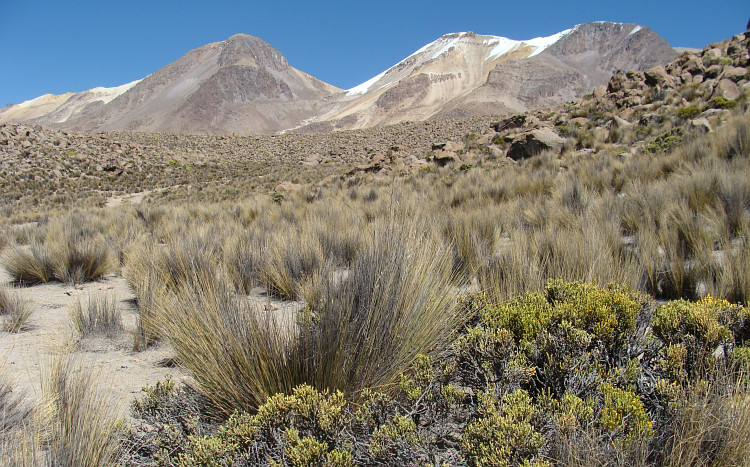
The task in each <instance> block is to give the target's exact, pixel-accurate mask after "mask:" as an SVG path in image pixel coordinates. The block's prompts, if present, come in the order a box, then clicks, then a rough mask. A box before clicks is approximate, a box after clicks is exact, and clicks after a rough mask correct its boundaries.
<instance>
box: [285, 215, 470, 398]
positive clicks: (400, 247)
mask: <svg viewBox="0 0 750 467" xmlns="http://www.w3.org/2000/svg"><path fill="white" fill-rule="evenodd" d="M404 225H405V226H404V227H396V226H394V225H382V226H378V227H377V228H376V229H375V232H374V233H373V236H374V239H373V243H372V244H371V245H370V246H368V247H367V248H366V249H365V250H364V251H363V252H362V253H361V255H360V256H358V257H357V259H356V260H355V261H354V263H353V264H352V267H351V269H350V271H349V274H348V275H347V277H346V278H344V279H343V280H338V281H337V280H334V279H333V278H331V277H330V276H329V277H328V278H327V280H325V282H324V284H323V290H322V292H321V293H320V295H319V296H320V297H321V298H320V300H319V302H317V303H311V304H310V309H311V313H312V315H311V316H309V317H308V319H309V321H303V323H302V326H301V329H300V337H299V341H298V343H297V346H296V348H295V350H294V352H293V354H294V355H295V356H298V357H297V358H296V361H295V363H296V364H298V365H301V366H300V368H299V370H298V371H300V372H302V374H304V375H305V382H308V383H309V384H311V385H313V386H314V387H318V388H321V389H339V390H342V391H343V392H344V393H345V394H356V393H358V392H359V391H361V390H362V389H364V388H368V387H388V386H389V385H392V384H394V383H395V382H396V378H397V377H398V375H399V374H401V373H402V372H403V371H405V369H406V368H407V367H408V366H409V365H410V364H411V363H412V362H413V361H414V359H415V358H416V356H417V354H420V353H424V354H429V353H431V352H433V351H435V350H437V349H439V348H440V346H441V345H443V344H444V343H445V342H446V341H447V340H448V336H449V335H450V333H451V332H452V331H451V330H452V329H455V328H456V327H457V326H458V325H459V324H460V322H461V320H460V318H459V316H458V314H457V309H456V307H457V305H456V303H455V299H454V297H453V296H452V293H451V292H450V289H449V287H448V284H449V283H450V281H451V280H452V278H453V277H452V276H453V274H452V267H451V261H450V256H449V251H448V250H447V248H445V247H443V246H442V245H441V244H439V243H436V242H431V241H429V240H428V241H429V243H427V244H425V243H423V242H422V239H423V237H422V236H421V233H420V232H421V229H420V228H419V227H418V226H417V225H415V224H409V223H405V224H404Z"/></svg>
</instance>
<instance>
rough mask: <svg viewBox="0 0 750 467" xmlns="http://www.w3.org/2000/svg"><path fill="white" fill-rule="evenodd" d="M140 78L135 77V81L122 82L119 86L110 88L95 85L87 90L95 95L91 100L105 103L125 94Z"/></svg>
mask: <svg viewBox="0 0 750 467" xmlns="http://www.w3.org/2000/svg"><path fill="white" fill-rule="evenodd" d="M140 82H141V80H140V79H137V80H135V81H131V82H130V83H127V84H123V85H121V86H115V87H112V88H104V87H101V86H100V87H97V88H94V89H89V92H90V93H92V94H94V95H95V96H96V98H95V99H93V100H92V101H97V100H99V101H102V102H104V103H105V104H109V103H110V102H112V101H113V100H115V99H116V98H117V97H119V96H121V95H123V94H125V93H126V92H128V91H129V90H130V89H131V88H132V87H133V86H135V85H136V84H138V83H140Z"/></svg>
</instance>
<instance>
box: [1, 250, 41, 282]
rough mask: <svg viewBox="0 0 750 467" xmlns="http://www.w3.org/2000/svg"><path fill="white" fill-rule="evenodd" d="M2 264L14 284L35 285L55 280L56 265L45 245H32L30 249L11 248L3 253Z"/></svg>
mask: <svg viewBox="0 0 750 467" xmlns="http://www.w3.org/2000/svg"><path fill="white" fill-rule="evenodd" d="M2 263H3V266H4V267H5V269H6V270H7V271H8V273H9V274H10V275H11V276H12V277H13V281H14V282H18V283H21V284H27V285H33V284H39V283H44V282H49V281H51V280H52V279H53V278H54V264H53V262H52V260H51V258H50V256H49V253H48V251H47V247H46V246H45V245H43V244H32V245H31V246H30V247H28V248H27V247H23V246H19V245H14V246H11V247H9V248H7V249H6V250H5V251H4V252H3V255H2Z"/></svg>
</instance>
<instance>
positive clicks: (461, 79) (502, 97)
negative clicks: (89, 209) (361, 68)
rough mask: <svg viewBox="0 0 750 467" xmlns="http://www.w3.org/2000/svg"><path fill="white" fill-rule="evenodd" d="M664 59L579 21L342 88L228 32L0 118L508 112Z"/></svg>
mask: <svg viewBox="0 0 750 467" xmlns="http://www.w3.org/2000/svg"><path fill="white" fill-rule="evenodd" d="M675 55H676V53H675V52H674V50H673V49H672V48H671V47H670V46H669V44H668V43H667V42H666V41H665V40H664V39H662V38H661V37H659V36H658V35H657V34H656V33H654V32H653V31H651V30H650V29H649V28H647V27H643V26H639V25H636V24H622V23H608V22H596V23H587V24H581V25H578V26H575V27H572V28H570V29H567V30H565V31H562V32H559V33H557V34H554V35H552V36H548V37H537V38H534V39H529V40H513V39H508V38H505V37H499V36H486V35H478V34H474V33H472V32H461V33H454V34H447V35H445V36H442V37H440V38H439V39H437V40H435V41H434V42H431V43H429V44H427V45H425V46H424V47H422V48H420V49H419V50H417V51H416V52H414V53H412V54H411V55H409V56H408V57H407V58H405V59H404V60H402V61H400V62H399V63H397V64H396V65H394V66H392V67H391V68H389V69H387V70H385V71H384V72H382V73H380V74H378V75H377V76H375V77H373V78H371V79H369V80H367V81H366V82H364V83H362V84H360V85H359V86H356V87H354V88H352V89H349V90H341V89H338V88H336V87H334V86H331V85H329V84H326V83H324V82H322V81H320V80H318V79H316V78H314V77H312V76H310V75H308V74H306V73H303V72H301V71H299V70H297V69H295V68H293V67H291V66H290V65H289V64H288V63H287V61H286V59H285V58H284V57H283V56H282V55H281V53H280V52H279V51H278V50H276V49H275V48H273V47H272V46H270V45H269V44H267V43H266V42H264V41H263V40H261V39H258V38H256V37H253V36H249V35H246V34H237V35H234V36H232V37H230V38H229V39H227V40H225V41H221V42H215V43H211V44H208V45H205V46H203V47H199V48H197V49H194V50H191V51H189V52H188V53H186V54H185V55H183V56H182V57H181V58H180V59H178V60H177V61H175V62H174V63H171V64H169V65H167V66H165V67H163V68H161V69H160V70H158V71H156V72H155V73H153V74H151V75H149V76H147V77H145V78H144V79H142V80H139V81H134V82H132V83H129V84H126V85H123V86H119V87H116V88H95V89H91V90H89V91H85V92H82V93H67V94H63V95H59V96H54V95H49V94H47V95H44V96H41V97H38V98H36V99H32V100H30V101H27V102H24V103H21V104H16V105H10V106H6V107H4V108H2V109H0V122H5V121H13V122H18V121H26V122H38V123H41V124H42V125H46V126H52V127H61V128H67V129H72V130H76V131H101V130H128V131H167V132H176V133H213V134H216V133H227V132H234V133H237V134H259V133H274V132H280V131H289V130H296V131H329V130H334V129H351V128H363V127H368V126H374V125H384V124H391V123H398V122H401V121H407V120H412V121H413V120H425V119H434V118H455V117H466V116H473V115H486V114H508V113H515V112H523V111H526V110H530V109H534V108H541V107H547V106H552V105H556V104H559V103H561V102H565V101H568V100H572V99H575V98H576V97H579V96H581V95H583V94H585V93H588V92H591V91H592V90H593V89H594V88H595V87H597V86H599V85H601V84H604V83H606V82H607V81H608V79H609V77H610V76H611V75H612V74H613V73H614V72H615V71H616V70H618V69H624V70H631V69H633V70H645V69H647V68H650V67H652V66H654V65H660V64H665V63H667V62H668V61H669V60H671V59H672V58H674V57H675Z"/></svg>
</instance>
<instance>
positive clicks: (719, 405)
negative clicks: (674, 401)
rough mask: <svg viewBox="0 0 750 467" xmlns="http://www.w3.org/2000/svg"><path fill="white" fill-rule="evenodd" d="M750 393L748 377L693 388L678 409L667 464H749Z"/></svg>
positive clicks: (726, 378) (722, 379)
mask: <svg viewBox="0 0 750 467" xmlns="http://www.w3.org/2000/svg"><path fill="white" fill-rule="evenodd" d="M749 394H750V387H748V380H747V375H746V374H745V375H741V376H740V377H739V378H737V377H736V376H733V375H723V376H722V375H720V376H719V378H718V379H717V380H715V381H712V384H710V385H708V384H703V385H696V386H695V387H693V388H689V389H688V390H687V391H686V394H685V395H684V399H682V401H681V402H679V403H678V406H677V408H676V410H675V412H676V414H675V416H674V419H673V420H672V423H671V430H672V435H671V436H670V437H669V440H668V443H667V449H666V451H665V452H666V455H665V456H664V462H663V465H665V466H669V467H677V466H683V465H695V466H719V465H747V462H748V459H750V444H749V443H748V442H747V440H748V438H749V437H750V395H749Z"/></svg>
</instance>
